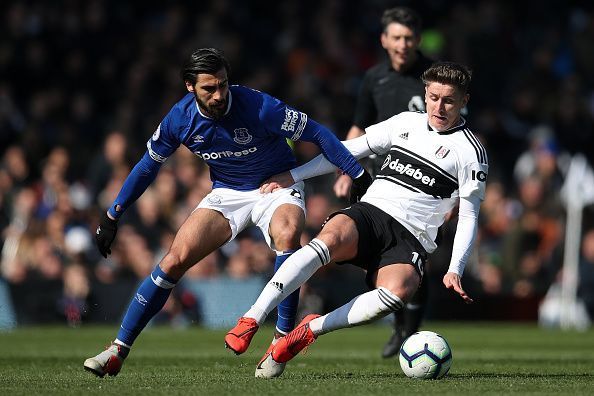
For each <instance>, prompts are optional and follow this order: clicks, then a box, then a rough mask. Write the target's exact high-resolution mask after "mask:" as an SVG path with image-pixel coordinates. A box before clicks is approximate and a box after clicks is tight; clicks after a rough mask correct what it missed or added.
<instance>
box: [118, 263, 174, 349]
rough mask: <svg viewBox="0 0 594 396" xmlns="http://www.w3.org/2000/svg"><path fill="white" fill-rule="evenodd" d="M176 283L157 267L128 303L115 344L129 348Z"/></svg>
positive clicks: (161, 305) (163, 303) (159, 308)
mask: <svg viewBox="0 0 594 396" xmlns="http://www.w3.org/2000/svg"><path fill="white" fill-rule="evenodd" d="M175 283H176V281H174V280H173V279H171V278H170V277H169V276H168V275H167V274H165V272H163V271H161V268H159V266H158V265H157V266H156V267H155V269H154V270H153V272H152V273H151V275H150V276H149V277H148V278H146V279H145V280H144V281H143V282H142V284H141V285H140V287H139V288H138V290H137V291H136V295H135V296H134V298H133V299H132V302H130V306H129V307H128V311H127V312H126V315H125V316H124V320H123V321H122V325H121V326H120V331H119V332H118V337H117V338H116V341H115V342H116V343H117V344H120V345H123V346H125V347H128V348H130V347H131V346H132V344H133V343H134V340H135V339H136V337H138V335H139V334H140V332H141V331H142V330H143V329H144V327H145V326H146V325H147V323H148V322H149V321H150V320H151V319H152V318H153V316H155V315H156V314H157V312H159V311H160V310H161V308H163V306H164V305H165V302H167V299H168V298H169V295H170V294H171V290H172V289H173V287H174V286H175Z"/></svg>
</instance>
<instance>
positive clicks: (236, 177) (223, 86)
mask: <svg viewBox="0 0 594 396" xmlns="http://www.w3.org/2000/svg"><path fill="white" fill-rule="evenodd" d="M228 73H229V64H228V62H227V60H226V59H225V58H224V56H223V54H222V53H221V52H220V51H219V50H217V49H213V48H203V49H199V50H197V51H195V52H194V53H192V55H191V56H190V57H189V59H188V60H187V61H186V63H185V64H184V66H183V70H182V78H183V80H184V82H185V85H186V88H187V90H188V92H189V93H188V94H186V95H185V96H184V97H183V98H182V99H181V100H180V101H179V102H178V103H176V104H175V105H174V106H173V108H172V109H171V110H170V111H169V113H168V114H167V115H166V116H165V118H163V120H162V122H161V124H160V125H159V127H158V128H157V130H156V131H155V133H154V134H153V135H152V137H151V138H150V139H149V140H148V142H147V151H146V153H145V154H144V156H143V157H142V159H141V160H140V161H139V162H138V163H137V164H136V166H135V167H134V169H132V171H131V172H130V174H129V175H128V177H127V178H126V180H125V182H124V184H123V186H122V188H121V190H120V192H119V194H118V196H117V198H116V199H115V201H114V202H113V204H112V205H111V207H110V208H109V209H108V211H107V213H105V214H104V215H103V216H102V219H101V221H100V224H99V227H98V228H97V232H96V241H97V246H98V248H99V251H100V252H101V254H102V255H103V256H104V257H107V255H108V254H110V253H111V249H110V247H111V244H112V242H113V240H114V238H115V236H116V232H117V223H118V218H119V217H120V216H121V215H122V213H124V211H125V210H126V209H127V208H128V207H129V206H130V205H131V204H132V203H133V202H134V201H135V200H136V199H137V198H138V197H139V196H140V195H141V194H142V193H143V192H144V191H145V190H146V188H147V187H148V186H149V185H150V184H151V183H152V181H153V180H154V179H155V177H156V175H157V173H158V171H159V168H160V167H161V165H162V164H163V163H164V162H165V161H166V160H167V158H168V157H169V156H170V155H171V154H173V153H174V151H175V150H176V149H177V148H178V147H179V146H180V145H182V144H183V145H184V146H186V147H187V148H188V149H189V150H191V151H192V152H193V153H194V154H196V156H198V157H199V158H201V159H203V160H204V161H205V162H206V163H207V164H208V166H209V168H210V177H211V180H212V182H213V186H212V187H213V189H212V191H211V192H210V193H209V194H208V195H207V196H206V197H205V198H204V199H203V200H202V201H201V202H200V203H199V204H198V206H197V208H196V209H195V210H194V211H193V212H192V214H191V215H190V216H189V217H188V218H187V219H186V221H185V222H184V224H183V225H182V226H181V227H180V229H179V230H178V232H177V234H176V236H175V238H174V241H173V243H172V245H171V247H170V248H169V251H168V252H167V254H166V255H165V257H164V258H163V259H162V260H161V262H160V263H159V264H158V265H157V266H156V267H155V269H154V270H153V272H152V273H151V274H150V276H149V277H147V278H146V279H145V280H144V281H143V282H142V284H141V285H140V286H139V288H138V290H137V291H136V293H135V297H134V298H133V299H132V301H131V302H130V305H129V307H128V310H127V312H126V314H125V316H124V319H123V321H122V324H121V326H120V329H119V332H118V334H117V337H116V339H115V340H114V341H113V342H112V344H111V345H110V346H109V347H108V348H107V349H106V350H104V351H103V352H101V353H99V354H98V355H97V356H94V357H92V358H89V359H87V360H85V362H84V368H85V369H86V370H88V371H90V372H92V373H94V374H96V375H98V376H100V377H103V376H104V375H105V374H108V375H111V376H114V375H117V374H118V372H119V371H120V369H121V366H122V363H123V361H124V359H125V358H126V357H127V355H128V353H129V351H130V347H131V346H132V344H133V343H134V340H135V339H136V338H137V337H138V335H139V334H140V332H141V331H142V330H143V329H144V327H145V326H146V325H147V323H148V322H149V321H150V320H151V318H152V317H153V316H155V315H156V314H157V312H159V311H160V310H161V308H162V307H163V305H164V304H165V302H166V301H167V298H168V297H169V295H170V294H171V290H172V289H173V287H175V284H176V283H177V281H178V280H179V279H180V278H181V277H182V276H183V275H184V273H185V272H186V271H187V270H188V269H189V268H191V267H192V266H193V265H195V264H196V263H197V262H199V261H200V260H201V259H202V258H204V257H205V256H207V255H208V254H210V253H211V252H213V251H214V250H216V249H217V248H219V247H220V246H222V245H223V244H225V243H227V242H229V241H230V240H232V239H233V238H235V237H236V236H237V234H238V233H239V232H241V231H242V230H243V229H245V228H246V227H248V226H250V225H256V226H258V227H259V228H260V229H261V230H262V232H263V234H264V237H265V239H266V242H267V243H268V245H269V246H270V247H271V248H272V249H274V250H275V251H276V252H277V259H276V262H275V271H276V270H277V269H278V268H280V266H281V264H282V263H283V262H284V261H285V260H286V259H287V258H288V257H289V255H291V254H292V253H293V252H295V251H296V250H297V249H299V247H300V246H299V240H300V236H301V231H302V229H303V226H304V220H305V203H304V193H303V183H302V182H300V183H295V184H294V185H292V186H290V187H289V188H285V189H281V190H278V191H275V192H274V193H273V194H262V193H260V191H259V187H260V184H261V183H262V182H263V181H265V180H266V179H268V178H269V177H270V176H272V175H275V174H278V173H281V172H284V171H288V170H289V169H291V168H294V167H295V165H296V159H295V156H294V155H293V152H292V150H291V148H290V147H289V145H288V143H287V140H286V139H291V140H293V141H297V140H304V141H308V142H312V143H315V144H316V145H318V146H319V148H320V150H321V152H322V153H323V154H324V156H326V157H327V158H328V160H329V161H330V162H332V163H333V164H334V165H336V166H337V167H339V168H340V169H341V170H342V171H343V172H345V173H346V174H348V175H350V176H351V177H352V178H353V179H354V180H355V181H354V183H353V186H354V187H353V189H352V194H355V195H357V194H359V195H362V194H361V192H362V191H364V190H365V189H366V187H367V186H368V185H369V184H370V183H371V177H370V176H369V174H367V173H366V172H365V171H364V169H363V168H362V167H361V166H360V165H359V164H358V163H357V160H356V159H355V158H354V157H353V156H352V155H351V154H350V152H349V151H348V150H347V149H346V148H345V147H344V146H343V145H342V144H341V143H340V141H339V140H338V138H337V137H336V136H334V134H333V133H332V132H331V131H330V130H329V129H327V128H326V127H324V126H322V125H320V124H319V123H317V122H315V121H314V120H312V119H310V118H308V117H307V115H306V114H304V113H302V112H300V111H298V110H295V109H293V108H291V107H289V106H287V105H286V104H284V103H283V102H281V101H280V100H278V99H276V98H274V97H272V96H270V95H267V94H265V93H263V92H259V91H256V90H253V89H250V88H246V87H243V86H238V85H232V86H230V85H229V82H228ZM298 299H299V295H298V291H296V292H295V293H293V294H291V295H290V296H288V297H287V299H285V301H284V302H283V304H281V306H279V310H278V321H277V326H276V330H277V331H276V332H275V337H274V339H273V344H274V343H275V341H276V340H277V339H278V338H279V337H281V336H282V335H283V334H286V333H287V332H289V331H290V330H292V329H293V327H294V325H295V314H296V311H297V304H298ZM227 346H228V347H229V348H230V349H232V350H234V351H237V349H236V348H238V347H237V346H235V345H233V344H229V345H227ZM271 347H272V346H271ZM277 369H278V370H279V371H280V372H282V370H284V365H279V366H278V367H277ZM256 375H257V373H256Z"/></svg>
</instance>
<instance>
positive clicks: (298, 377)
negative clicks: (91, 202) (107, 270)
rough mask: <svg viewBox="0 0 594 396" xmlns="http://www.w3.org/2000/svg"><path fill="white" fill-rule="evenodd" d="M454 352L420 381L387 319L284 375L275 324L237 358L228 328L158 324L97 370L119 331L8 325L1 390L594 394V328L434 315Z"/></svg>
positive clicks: (331, 342) (319, 349)
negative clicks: (270, 353) (126, 353)
mask: <svg viewBox="0 0 594 396" xmlns="http://www.w3.org/2000/svg"><path fill="white" fill-rule="evenodd" d="M424 329H428V330H434V331H437V332H439V333H441V334H442V335H444V336H445V337H446V338H447V339H448V341H449V343H450V345H451V347H452V350H453V355H454V363H453V366H452V369H451V370H450V374H449V375H448V376H447V377H446V378H444V379H442V380H437V381H434V380H430V381H422V380H411V379H408V378H406V377H405V376H404V375H403V374H402V372H401V371H400V367H399V366H398V362H397V360H395V359H390V360H384V359H381V358H380V357H379V352H380V348H381V346H382V344H383V342H384V341H385V339H386V338H387V337H388V334H389V329H388V328H387V327H385V326H381V325H380V326H363V327H360V328H355V329H347V330H341V331H338V332H335V333H332V334H328V335H325V336H323V337H321V338H320V339H319V340H318V341H317V342H316V343H315V344H314V345H312V346H311V347H310V349H309V350H308V351H307V353H306V354H305V355H303V356H298V357H297V358H296V359H295V360H293V361H292V362H290V363H289V366H288V367H287V370H286V371H285V373H284V374H283V376H282V377H281V378H277V379H274V380H262V379H255V378H254V368H255V364H256V363H257V361H258V360H259V358H260V355H261V354H262V353H263V351H264V350H265V348H266V347H267V343H268V341H269V338H270V336H271V331H272V330H271V329H263V330H261V331H260V332H259V333H258V335H257V336H256V338H255V339H254V341H253V342H252V347H251V348H250V350H249V351H248V352H246V353H245V354H244V355H242V356H239V357H236V356H234V355H232V354H231V353H230V352H229V351H227V350H225V349H224V347H223V335H224V332H223V331H218V332H215V331H208V330H203V329H198V328H192V329H188V330H172V329H169V328H151V329H148V330H146V331H145V332H144V333H143V334H142V336H141V337H140V338H139V340H138V341H137V343H136V345H135V347H134V350H133V351H132V353H131V355H130V357H129V359H128V360H127V361H126V364H125V365H124V368H123V370H122V372H121V373H120V375H118V376H117V377H114V378H107V377H106V378H104V379H99V378H95V377H94V376H92V375H91V374H89V373H87V372H85V371H84V370H83V369H82V362H83V360H84V359H85V358H86V357H89V356H91V355H94V354H96V353H97V352H99V350H101V349H102V348H103V346H104V345H105V344H107V343H108V341H109V340H110V338H111V337H113V335H114V331H115V330H116V328H115V326H114V327H110V328H90V327H83V328H79V329H67V328H55V327H52V328H24V329H18V330H15V331H12V332H8V333H0V394H1V395H18V394H21V395H31V394H43V395H47V394H60V395H62V394H77V395H82V394H84V395H87V394H97V395H99V394H100V395H107V394H113V395H125V394H142V395H149V394H168V395H171V394H178V395H187V394H192V395H213V396H214V395H224V394H231V395H237V396H243V395H256V394H257V395H277V396H284V395H304V396H305V395H307V396H309V395H341V396H343V395H372V394H373V395H383V396H385V395H410V394H421V395H432V394H435V395H443V394H451V395H462V394H466V395H477V394H481V395H500V394H514V395H519V394H534V395H542V394H550V395H553V394H554V395H568V394H570V395H581V394H583V395H586V394H588V395H592V394H594V331H592V330H591V331H589V332H585V333H578V332H560V331H545V330H540V329H538V328H537V327H535V326H533V325H509V324H492V323H490V324H486V323H478V324H477V323H463V324H459V323H457V324H453V323H428V324H426V325H425V326H424Z"/></svg>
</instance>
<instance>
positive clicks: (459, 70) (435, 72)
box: [421, 62, 472, 94]
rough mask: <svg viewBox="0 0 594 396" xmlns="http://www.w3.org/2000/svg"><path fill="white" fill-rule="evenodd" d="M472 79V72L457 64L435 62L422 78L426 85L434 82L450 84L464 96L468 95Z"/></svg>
mask: <svg viewBox="0 0 594 396" xmlns="http://www.w3.org/2000/svg"><path fill="white" fill-rule="evenodd" d="M471 79H472V71H471V70H470V69H469V68H468V67H467V66H465V65H463V64H460V63H455V62H435V63H434V64H432V65H431V66H430V67H429V69H427V70H425V72H424V73H423V75H422V76H421V80H423V82H424V83H425V85H428V84H429V83H432V82H438V83H441V84H448V85H452V86H454V87H456V88H458V89H459V90H460V92H462V93H463V94H466V93H468V89H469V87H470V81H471Z"/></svg>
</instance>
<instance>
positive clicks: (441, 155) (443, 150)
mask: <svg viewBox="0 0 594 396" xmlns="http://www.w3.org/2000/svg"><path fill="white" fill-rule="evenodd" d="M449 153H450V149H449V148H446V147H443V146H439V148H438V149H437V151H436V152H435V156H436V157H437V158H439V159H442V158H445V157H446V155H448V154H449Z"/></svg>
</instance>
